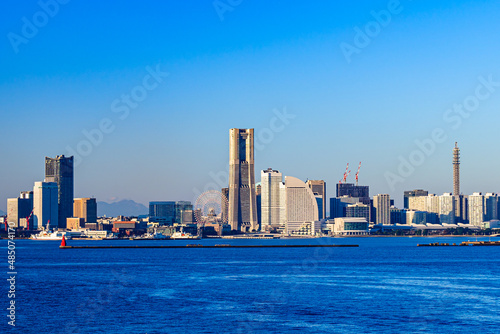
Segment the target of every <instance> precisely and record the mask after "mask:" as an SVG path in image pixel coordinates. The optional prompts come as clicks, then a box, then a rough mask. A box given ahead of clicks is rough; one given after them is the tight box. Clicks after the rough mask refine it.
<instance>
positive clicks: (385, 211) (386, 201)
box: [373, 194, 391, 225]
mask: <svg viewBox="0 0 500 334" xmlns="http://www.w3.org/2000/svg"><path fill="white" fill-rule="evenodd" d="M373 208H374V209H375V215H376V221H375V222H376V223H377V224H383V225H389V224H390V223H391V211H390V208H391V198H390V197H389V195H388V194H382V195H380V194H379V195H376V196H373Z"/></svg>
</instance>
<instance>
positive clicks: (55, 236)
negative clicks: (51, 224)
mask: <svg viewBox="0 0 500 334" xmlns="http://www.w3.org/2000/svg"><path fill="white" fill-rule="evenodd" d="M63 236H64V237H65V239H66V240H70V239H71V235H67V234H66V232H59V231H57V232H51V231H50V230H49V231H41V232H40V233H38V234H33V235H31V237H30V239H32V240H62V238H63Z"/></svg>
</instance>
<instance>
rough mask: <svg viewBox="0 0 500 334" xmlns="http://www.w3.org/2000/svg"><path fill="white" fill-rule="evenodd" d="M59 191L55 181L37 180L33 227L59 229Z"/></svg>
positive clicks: (34, 191) (34, 196)
mask: <svg viewBox="0 0 500 334" xmlns="http://www.w3.org/2000/svg"><path fill="white" fill-rule="evenodd" d="M58 192H59V190H58V186H57V183H55V182H35V186H34V187H33V229H42V227H43V228H45V229H47V228H48V229H57V228H58V227H59V226H60V225H59V210H58V198H59V196H58ZM71 211H73V210H71ZM65 225H66V224H65Z"/></svg>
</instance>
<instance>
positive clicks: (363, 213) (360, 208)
mask: <svg viewBox="0 0 500 334" xmlns="http://www.w3.org/2000/svg"><path fill="white" fill-rule="evenodd" d="M345 216H346V217H350V218H366V221H367V222H369V221H370V206H369V205H366V204H363V203H356V204H349V205H348V206H347V208H346V215H345Z"/></svg>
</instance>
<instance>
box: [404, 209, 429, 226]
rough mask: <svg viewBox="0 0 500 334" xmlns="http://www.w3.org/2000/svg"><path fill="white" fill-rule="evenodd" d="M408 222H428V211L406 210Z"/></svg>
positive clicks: (420, 223)
mask: <svg viewBox="0 0 500 334" xmlns="http://www.w3.org/2000/svg"><path fill="white" fill-rule="evenodd" d="M406 224H408V225H410V224H416V225H422V224H423V225H425V224H427V212H425V211H415V210H407V211H406Z"/></svg>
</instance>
